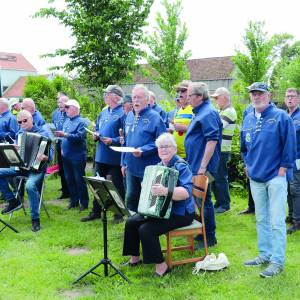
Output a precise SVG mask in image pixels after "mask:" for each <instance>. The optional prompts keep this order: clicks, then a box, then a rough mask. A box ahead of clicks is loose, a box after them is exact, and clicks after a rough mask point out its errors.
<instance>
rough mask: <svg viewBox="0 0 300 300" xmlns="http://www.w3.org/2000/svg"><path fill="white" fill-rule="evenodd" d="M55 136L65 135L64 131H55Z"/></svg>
mask: <svg viewBox="0 0 300 300" xmlns="http://www.w3.org/2000/svg"><path fill="white" fill-rule="evenodd" d="M55 136H57V137H65V136H66V133H65V132H63V131H59V130H58V131H55Z"/></svg>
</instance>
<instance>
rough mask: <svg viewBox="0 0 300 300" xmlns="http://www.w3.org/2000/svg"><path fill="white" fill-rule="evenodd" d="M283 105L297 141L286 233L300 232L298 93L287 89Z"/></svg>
mask: <svg viewBox="0 0 300 300" xmlns="http://www.w3.org/2000/svg"><path fill="white" fill-rule="evenodd" d="M284 102H285V105H286V107H287V109H288V114H289V116H290V117H291V118H292V120H293V123H294V126H295V130H296V140H297V156H296V163H295V165H294V172H293V173H294V174H293V180H292V181H291V182H290V183H289V184H288V206H289V214H288V217H287V221H288V222H290V223H292V225H291V226H290V227H289V228H288V230H287V233H289V234H290V233H294V232H295V231H298V230H300V108H299V103H300V99H299V92H298V90H297V89H295V88H288V89H287V90H286V92H285V99H284Z"/></svg>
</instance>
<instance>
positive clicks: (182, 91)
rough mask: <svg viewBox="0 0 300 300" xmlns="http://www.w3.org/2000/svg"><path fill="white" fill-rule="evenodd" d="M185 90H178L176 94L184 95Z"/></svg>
mask: <svg viewBox="0 0 300 300" xmlns="http://www.w3.org/2000/svg"><path fill="white" fill-rule="evenodd" d="M186 91H187V90H178V92H177V93H185V92H186Z"/></svg>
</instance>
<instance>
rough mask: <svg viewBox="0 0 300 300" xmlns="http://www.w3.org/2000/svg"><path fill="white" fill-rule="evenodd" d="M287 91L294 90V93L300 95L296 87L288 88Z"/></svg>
mask: <svg viewBox="0 0 300 300" xmlns="http://www.w3.org/2000/svg"><path fill="white" fill-rule="evenodd" d="M285 92H286V93H292V92H294V93H296V94H297V96H299V91H298V90H297V89H296V88H288V89H287V90H286V91H285Z"/></svg>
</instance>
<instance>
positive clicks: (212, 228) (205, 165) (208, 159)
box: [184, 82, 222, 248]
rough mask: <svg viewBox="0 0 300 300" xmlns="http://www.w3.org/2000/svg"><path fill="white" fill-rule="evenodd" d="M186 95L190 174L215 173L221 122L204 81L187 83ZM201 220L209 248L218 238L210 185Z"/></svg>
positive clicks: (186, 137)
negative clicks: (189, 115) (189, 118)
mask: <svg viewBox="0 0 300 300" xmlns="http://www.w3.org/2000/svg"><path fill="white" fill-rule="evenodd" d="M187 95H188V99H189V101H190V104H191V105H192V107H193V113H194V115H195V116H194V118H193V120H192V122H191V123H190V125H189V127H188V129H187V132H186V136H185V141H184V146H185V150H186V160H187V162H188V163H189V165H190V166H191V169H192V173H193V175H197V174H207V175H208V174H209V173H210V174H211V175H212V176H214V175H215V174H216V172H217V170H218V165H219V160H220V156H221V140H222V122H221V119H220V116H219V114H218V112H217V111H216V110H215V109H214V107H213V106H212V104H211V102H210V99H209V96H208V86H207V85H206V84H205V83H202V82H195V83H190V84H189V87H188V91H187ZM204 219H205V229H206V236H207V244H208V246H209V247H211V246H214V245H215V244H217V239H216V222H215V213H214V206H213V203H212V200H211V187H210V184H209V186H208V190H207V194H206V200H205V204H204ZM198 238H199V244H198V245H197V247H198V248H203V247H204V244H203V240H202V239H201V238H200V237H198Z"/></svg>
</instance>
